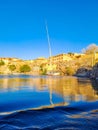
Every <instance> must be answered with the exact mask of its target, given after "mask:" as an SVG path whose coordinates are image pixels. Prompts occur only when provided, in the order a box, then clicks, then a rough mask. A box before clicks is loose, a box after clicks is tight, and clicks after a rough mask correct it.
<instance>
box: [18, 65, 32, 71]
mask: <svg viewBox="0 0 98 130" xmlns="http://www.w3.org/2000/svg"><path fill="white" fill-rule="evenodd" d="M30 71H31V68H30V66H29V65H23V66H21V67H20V72H21V73H25V72H30Z"/></svg>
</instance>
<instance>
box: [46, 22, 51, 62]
mask: <svg viewBox="0 0 98 130" xmlns="http://www.w3.org/2000/svg"><path fill="white" fill-rule="evenodd" d="M45 24H46V33H47V40H48V46H49V56H50V59H51V56H52V51H51V45H50V38H49V32H48V26H47V22H46V21H45ZM50 61H51V60H50ZM50 63H51V62H50Z"/></svg>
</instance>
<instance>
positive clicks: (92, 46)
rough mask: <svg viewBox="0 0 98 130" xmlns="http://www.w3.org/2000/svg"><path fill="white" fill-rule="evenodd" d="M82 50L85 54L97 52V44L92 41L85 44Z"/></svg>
mask: <svg viewBox="0 0 98 130" xmlns="http://www.w3.org/2000/svg"><path fill="white" fill-rule="evenodd" d="M82 52H83V53H85V54H92V53H95V52H98V46H97V45H96V44H94V43H92V44H90V45H89V46H87V48H86V49H83V50H82Z"/></svg>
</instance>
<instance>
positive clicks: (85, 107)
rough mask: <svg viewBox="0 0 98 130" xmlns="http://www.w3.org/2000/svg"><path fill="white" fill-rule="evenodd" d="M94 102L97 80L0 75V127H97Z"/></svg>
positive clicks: (95, 103)
mask: <svg viewBox="0 0 98 130" xmlns="http://www.w3.org/2000/svg"><path fill="white" fill-rule="evenodd" d="M97 104H98V82H97V81H90V80H89V79H83V78H76V77H65V76H64V77H60V76H57V77H53V76H30V75H9V76H7V75H6V76H3V75H0V129H82V128H83V129H90V128H91V129H93V128H94V129H97V125H96V124H97V123H98V122H97V118H98V111H97V110H98V105H97ZM92 113H93V114H92ZM94 116H95V117H96V120H95V118H94ZM88 119H89V121H87V120H88ZM90 119H91V122H92V124H91V122H90ZM12 120H13V121H12ZM93 122H94V123H93ZM85 123H86V124H87V125H86V124H85ZM76 124H77V125H76ZM84 124H85V126H84ZM80 125H81V126H82V125H83V127H80ZM88 126H89V127H88Z"/></svg>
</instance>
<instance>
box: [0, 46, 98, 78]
mask: <svg viewBox="0 0 98 130" xmlns="http://www.w3.org/2000/svg"><path fill="white" fill-rule="evenodd" d="M50 61H51V67H50V64H49V63H50ZM49 72H53V73H59V75H63V76H67V75H68V76H77V77H86V78H90V79H98V46H97V45H96V44H90V45H89V46H88V47H86V49H83V51H82V53H72V52H69V53H67V54H58V55H56V56H51V57H49V58H43V57H39V58H37V59H34V60H22V59H18V58H0V74H1V75H10V74H13V75H18V74H29V75H47V74H48V73H49Z"/></svg>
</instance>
